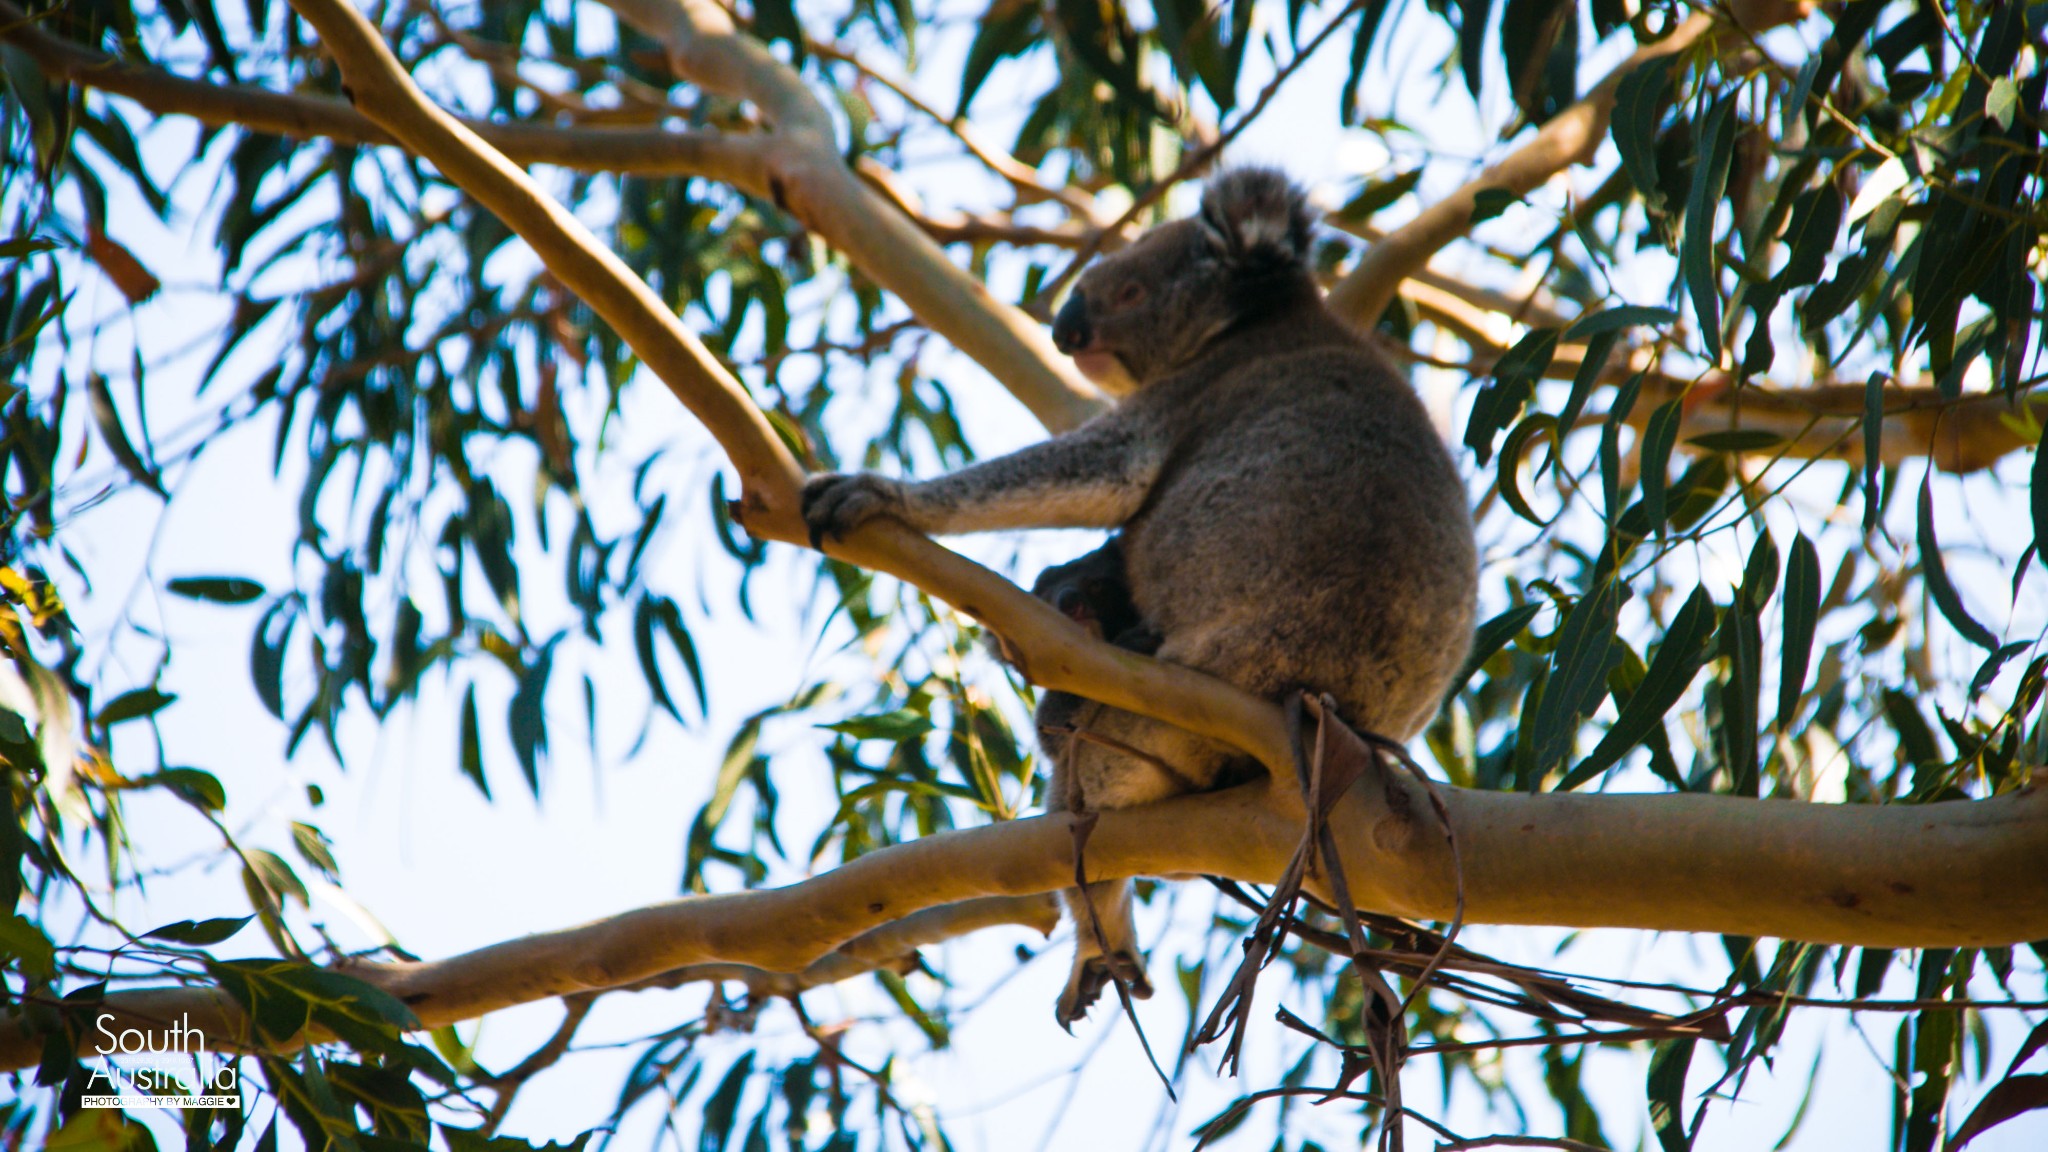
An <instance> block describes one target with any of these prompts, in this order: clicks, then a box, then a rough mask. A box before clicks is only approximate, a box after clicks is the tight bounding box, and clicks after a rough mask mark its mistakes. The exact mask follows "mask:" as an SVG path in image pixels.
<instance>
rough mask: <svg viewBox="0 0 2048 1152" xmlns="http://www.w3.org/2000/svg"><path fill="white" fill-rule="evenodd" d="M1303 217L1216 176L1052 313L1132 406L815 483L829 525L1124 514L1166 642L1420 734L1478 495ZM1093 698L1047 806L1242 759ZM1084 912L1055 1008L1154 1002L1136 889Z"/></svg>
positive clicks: (1103, 796)
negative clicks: (942, 471) (939, 472)
mask: <svg viewBox="0 0 2048 1152" xmlns="http://www.w3.org/2000/svg"><path fill="white" fill-rule="evenodd" d="M1310 229H1311V219H1310V214H1309V209H1308V205H1307V203H1306V201H1305V199H1304V198H1303V196H1302V194H1301V192H1300V191H1299V190H1298V189H1296V188H1295V187H1293V186H1292V185H1291V184H1290V183H1289V182H1288V181H1287V179H1286V177H1285V176H1283V175H1282V174H1280V173H1278V172H1274V171H1269V170H1264V169H1238V170H1235V171H1231V172H1227V173H1225V174H1223V175H1221V176H1219V177H1217V178H1216V179H1215V180H1214V181H1212V182H1211V183H1210V185H1209V187H1208V189H1207V191H1206V194H1205V195H1204V196H1203V198H1202V208H1201V211H1200V212H1199V213H1198V214H1197V215H1195V216H1194V217H1192V218H1190V219H1186V220H1180V221H1176V222H1174V223H1171V224H1166V225H1163V226H1161V227H1159V228H1155V229H1153V230H1152V231H1151V232H1149V233H1147V234H1146V235H1145V236H1144V237H1143V238H1141V239H1139V240H1138V241H1137V242H1136V243H1134V244H1132V245H1130V246H1129V247H1127V248H1125V249H1124V250H1122V251H1121V252H1118V253H1115V254H1114V255H1111V256H1108V257H1106V258H1104V259H1102V260H1100V261H1098V262H1096V263H1095V264H1094V265H1093V266H1092V267H1091V268H1089V269H1088V271H1087V272H1086V273H1084V274H1083V275H1082V276H1081V278H1080V280H1079V282H1078V283H1077V285H1076V287H1075V289H1074V292H1073V295H1072V296H1071V297H1070V298H1069V299H1068V301H1067V303H1066V305H1065V306H1064V307H1062V308H1061V309H1060V311H1059V314H1058V315H1057V316H1056V317H1055V318H1054V320H1053V341H1054V343H1055V344H1057V345H1058V346H1059V348H1060V350H1061V351H1063V352H1066V353H1067V354H1069V355H1071V356H1072V357H1073V358H1074V361H1075V363H1076V364H1077V365H1078V366H1079V367H1080V368H1081V370H1082V371H1083V372H1084V373H1086V374H1087V375H1088V376H1089V378H1090V379H1092V380H1094V381H1095V382H1096V383H1097V384H1099V385H1101V386H1102V387H1104V388H1105V389H1107V390H1109V391H1111V392H1113V393H1116V394H1118V396H1119V402H1118V403H1117V405H1116V407H1114V408H1113V409H1111V410H1110V411H1108V412H1105V413H1104V414H1102V415H1100V416H1098V417H1096V418H1095V419H1094V420H1092V421H1090V422H1089V423H1087V424H1085V425H1083V426H1082V427H1080V428H1077V429H1075V430H1073V431H1071V432H1068V433H1066V434H1064V435H1061V436H1056V437H1054V438H1052V439H1050V440H1047V441H1045V442H1043V443H1041V444H1037V445H1034V446H1033V447H1030V448H1026V449H1024V450H1022V451H1020V452H1015V453H1012V454H1011V455H1008V456H1003V457H1000V458H997V459H993V460H988V461H985V462H983V463H980V464H976V465H974V466H972V467H969V468H965V469H962V470H961V471H959V472H955V473H952V474H951V475H947V476H941V477H938V478H936V479H932V480H925V481H919V482H904V481H897V480H890V479H886V478H884V477H881V476H875V475H871V474H861V475H828V476H818V477H814V478H813V479H812V480H811V481H810V482H809V483H808V484H807V485H806V486H805V488H804V518H805V520H806V521H807V523H808V524H809V526H810V529H811V532H812V533H813V535H814V537H817V536H837V535H839V534H840V533H843V532H846V531H848V530H849V529H852V528H854V527H855V526H857V525H859V524H861V523H863V522H865V521H867V520H869V519H871V518H873V517H876V516H893V517H895V518H896V519H899V520H901V521H903V522H905V523H907V524H909V525H910V526H912V527H914V528H917V529H919V530H921V531H924V532H927V533H933V534H940V535H944V534H951V533H961V532H983V531H990V530H993V529H1001V528H1052V527H1090V528H1118V529H1121V545H1120V548H1121V552H1122V558H1123V562H1124V565H1125V568H1126V571H1127V577H1128V582H1129V587H1130V596H1131V600H1132V603H1133V604H1134V605H1135V607H1136V609H1137V612H1138V614H1139V616H1140V617H1141V618H1142V620H1143V621H1144V623H1145V624H1146V625H1148V626H1149V627H1150V629H1151V630H1152V631H1153V632H1155V633H1156V634H1157V636H1158V637H1159V640H1160V643H1159V647H1158V653H1157V654H1158V657H1159V658H1160V659H1162V660H1169V661H1172V662H1174V663H1177V664H1185V665H1188V666H1189V667H1192V668H1198V669H1200V670H1202V671H1204V672H1207V673H1210V674H1211V675H1214V676H1219V677H1221V678H1223V679H1225V680H1228V681H1230V682H1232V683H1234V684H1236V685H1238V686H1239V687H1241V688H1244V689H1245V690H1247V691H1249V692H1253V693H1255V694H1257V695H1260V696H1264V697H1266V698H1269V699H1275V700H1277V699H1280V698H1282V697H1283V696H1285V695H1286V694H1287V693H1290V692H1294V691H1298V690H1308V691H1313V692H1327V693H1329V694H1331V695H1332V696H1334V697H1335V698H1336V699H1337V701H1338V704H1339V706H1340V708H1341V710H1342V715H1343V718H1344V719H1345V720H1346V721H1347V722H1349V723H1350V724H1352V725H1354V726H1356V727H1358V728H1362V729H1366V730H1369V731H1373V732H1376V733H1379V734H1380V735H1383V736H1387V737H1391V738H1394V739H1397V740H1405V739H1407V738H1409V737H1411V736H1413V735H1414V734H1415V733H1416V732H1417V731H1418V730H1420V729H1421V728H1422V726H1423V725H1424V724H1425V723H1427V722H1428V720H1429V719H1430V717H1431V716H1432V715H1433V714H1434V713H1435V711H1436V708H1437V705H1438V703H1439V701H1440V700H1441V699H1442V697H1443V693H1444V691H1445V689H1446V688H1447V686H1448V684H1449V682H1450V678H1451V676H1452V675H1453V674H1454V673H1455V672H1456V670H1457V669H1458V667H1459V666H1460V665H1461V664H1462V662H1463V661H1464V659H1465V654H1466V651H1467V650H1468V648H1469V647H1470V642H1471V633H1472V614H1473V600H1474V595H1475V589H1476V584H1477V571H1476V568H1477V560H1476V553H1475V549H1474V546H1473V540H1472V517H1471V511H1470V509H1469V508H1468V507H1467V505H1466V500H1465V488H1464V484H1463V483H1462V482H1461V481H1460V479H1459V477H1458V471H1457V468H1456V467H1455V466H1454V465H1453V464H1452V462H1451V458H1450V455H1449V454H1448V453H1447V452H1446V451H1445V449H1444V446H1443V444H1442V442H1441V441H1440V440H1439V439H1438V437H1437V433H1436V430H1435V428H1434V427H1433V426H1432V425H1431V423H1430V421H1429V417H1428V415H1427V414H1426V413H1425V412H1424V410H1423V407H1422V404H1421V402H1420V400H1418V399H1417V397H1416V395H1415V393H1414V391H1413V389H1411V388H1410V387H1409V385H1408V383H1407V381H1406V380H1404V379H1403V378H1402V376H1401V375H1400V373H1399V372H1398V371H1397V370H1396V369H1395V368H1394V367H1393V365H1392V364H1391V363H1389V362H1388V361H1387V359H1386V358H1385V357H1384V356H1382V355H1381V354H1380V353H1379V352H1378V350H1377V349H1375V348H1374V347H1373V346H1372V345H1371V344H1370V343H1369V342H1368V340H1367V339H1366V338H1365V337H1364V336H1363V335H1361V334H1360V333H1358V332H1356V331H1354V330H1353V329H1352V328H1350V327H1349V326H1348V325H1346V324H1345V322H1344V321H1342V320H1340V319H1338V318H1337V317H1336V316H1335V315H1333V314H1332V313H1331V312H1330V311H1329V310H1328V309H1327V308H1325V307H1324V305H1323V301H1322V294H1321V292H1320V291H1319V290H1318V289H1317V286H1316V283H1315V279H1314V277H1313V275H1312V273H1311V270H1310V267H1309V263H1308V248H1309V238H1310ZM1091 711H1092V714H1086V713H1083V714H1082V715H1084V716H1085V722H1084V723H1081V724H1077V725H1076V726H1075V731H1074V732H1073V733H1072V736H1071V738H1068V739H1066V740H1064V741H1063V746H1062V747H1061V748H1060V753H1061V754H1059V755H1057V756H1056V757H1055V759H1056V760H1057V761H1058V764H1057V767H1056V769H1055V772H1054V779H1053V783H1052V789H1051V792H1050V794H1049V795H1050V803H1049V806H1050V807H1052V808H1053V809H1054V810H1058V809H1059V808H1062V807H1082V806H1085V807H1087V808H1121V807H1128V806H1131V805H1135V804H1142V803H1145V802H1147V801H1150V800H1157V799H1160V798H1163V797H1166V796H1171V795H1174V794H1176V793H1181V792H1188V791H1194V790H1198V789H1203V788H1208V787H1210V786H1212V785H1213V784H1215V783H1216V782H1217V781H1218V780H1219V779H1226V778H1227V777H1226V772H1227V771H1228V770H1230V769H1232V768H1233V766H1236V765H1241V764H1242V762H1243V761H1244V759H1245V757H1244V754H1243V753H1241V752H1239V751H1237V750H1236V749H1233V748H1230V747H1227V746H1225V745H1222V744H1219V743H1216V742H1215V741H1212V740H1209V739H1206V738H1204V737H1201V736H1197V735H1194V734H1192V733H1189V732H1185V731H1182V730H1181V729H1178V728H1174V727H1172V726H1170V725H1167V724H1164V723H1161V722H1160V721H1156V720H1151V719H1148V718H1146V717H1143V716H1138V715H1135V714H1133V713H1129V712H1123V711H1120V710H1117V709H1112V708H1107V707H1101V706H1096V707H1094V708H1093V709H1092V710H1091ZM1083 901H1087V902H1088V903H1087V904H1084V903H1083ZM1090 904H1092V906H1093V917H1092V919H1093V920H1094V921H1095V922H1097V923H1099V935H1098V933H1097V931H1096V930H1094V929H1093V928H1092V927H1091V914H1090V912H1089V908H1088V905H1090ZM1068 905H1069V908H1070V910H1071V911H1072V912H1073V913H1074V914H1075V921H1076V936H1077V939H1078V947H1077V954H1076V956H1075V959H1074V969H1073V974H1072V976H1071V977H1070V979H1069V981H1068V984H1067V988H1066V991H1065V993H1064V994H1063V995H1062V996H1061V997H1060V1000H1059V1004H1058V1009H1057V1014H1058V1017H1059V1020H1060V1022H1061V1023H1062V1024H1063V1025H1070V1024H1071V1023H1072V1021H1073V1020H1075V1019H1077V1018H1079V1017H1080V1016H1082V1015H1083V1014H1085V1012H1086V1010H1087V1007H1088V1005H1089V1004H1090V1003H1092V1002H1093V1001H1094V999H1095V997H1096V996H1097V995H1098V994H1099V993H1100V992H1101V990H1102V987H1103V985H1104V984H1105V983H1106V982H1107V981H1108V980H1110V979H1112V978H1114V979H1121V980H1123V981H1124V982H1126V983H1127V984H1128V985H1129V987H1130V990H1131V992H1132V994H1134V995H1137V996H1146V995H1149V994H1150V993H1151V986H1150V984H1149V983H1148V982H1147V981H1146V978H1145V970H1144V965H1143V962H1142V960H1141V959H1140V958H1139V953H1138V948H1137V941H1136V937H1135V934H1134V932H1133V930H1132V924H1131V889H1130V884H1129V882H1128V881H1114V882H1104V883H1098V884H1091V885H1089V886H1088V888H1087V889H1086V890H1085V891H1081V890H1077V891H1074V892H1071V893H1069V894H1068Z"/></svg>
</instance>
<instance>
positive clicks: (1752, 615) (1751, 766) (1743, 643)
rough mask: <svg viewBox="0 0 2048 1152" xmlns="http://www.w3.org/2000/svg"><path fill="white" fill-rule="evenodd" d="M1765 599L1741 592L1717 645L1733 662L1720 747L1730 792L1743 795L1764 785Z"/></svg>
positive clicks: (1726, 685) (1725, 619) (1725, 687)
mask: <svg viewBox="0 0 2048 1152" xmlns="http://www.w3.org/2000/svg"><path fill="white" fill-rule="evenodd" d="M1759 547H1761V544H1759ZM1773 567H1774V569H1775V566H1773ZM1772 575H1773V576H1775V575H1776V572H1775V570H1774V571H1773V572H1772ZM1759 599H1760V598H1759V597H1757V596H1754V595H1751V594H1750V592H1749V590H1748V589H1747V588H1744V589H1743V590H1742V591H1741V592H1739V593H1738V594H1737V595H1736V597H1735V602H1734V603H1733V604H1730V605H1729V606H1728V611H1727V612H1725V613H1723V614H1722V616H1721V632H1720V636H1719V637H1718V642H1717V645H1716V652H1717V654H1718V655H1720V656H1721V657H1722V658H1723V659H1725V660H1727V661H1728V678H1727V680H1726V682H1725V683H1723V684H1722V686H1721V723H1720V730H1719V733H1718V735H1719V740H1718V743H1717V746H1718V748H1719V750H1720V753H1721V763H1722V766H1723V767H1724V768H1725V769H1727V772H1728V781H1729V791H1730V792H1732V793H1733V794H1735V795H1737V796H1755V795H1757V794H1758V789H1759V784H1760V782H1759V780H1758V778H1757V763H1756V743H1757V706H1758V696H1759V694H1760V693H1761V692H1762V691H1763V669H1762V667H1761V663H1762V660H1763V625H1762V622H1761V617H1762V613H1763V605H1762V604H1761V603H1760V602H1759Z"/></svg>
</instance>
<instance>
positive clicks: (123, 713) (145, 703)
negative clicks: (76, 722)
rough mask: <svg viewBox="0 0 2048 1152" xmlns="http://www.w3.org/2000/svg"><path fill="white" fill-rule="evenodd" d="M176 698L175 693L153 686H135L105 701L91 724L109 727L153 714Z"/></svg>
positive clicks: (98, 726)
mask: <svg viewBox="0 0 2048 1152" xmlns="http://www.w3.org/2000/svg"><path fill="white" fill-rule="evenodd" d="M177 698H178V697H177V695H176V694H175V693H171V692H159V691H158V690H157V689H155V688H137V689H135V690H134V691H132V692H123V693H121V694H120V695H119V696H116V697H114V698H113V699H112V700H109V701H107V706H106V707H104V708H102V709H100V710H99V712H98V714H96V715H95V716H93V718H92V722H93V726H94V727H96V728H111V727H113V726H114V725H116V724H121V723H125V722H126V721H129V720H140V719H141V718H143V717H144V716H154V715H155V714H157V713H158V712H161V711H163V710H164V709H165V708H166V707H169V706H170V703H171V702H172V701H173V700H176V699H177Z"/></svg>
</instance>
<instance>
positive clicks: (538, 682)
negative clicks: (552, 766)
mask: <svg viewBox="0 0 2048 1152" xmlns="http://www.w3.org/2000/svg"><path fill="white" fill-rule="evenodd" d="M556 639H560V637H557V638H556ZM554 666H555V642H554V641H553V640H550V641H548V642H547V643H546V644H544V645H542V646H541V650H540V653H539V654H538V655H536V656H535V657H534V658H533V663H531V664H529V665H527V667H526V671H524V672H522V673H520V675H519V686H518V687H517V688H515V689H513V691H512V700H511V703H510V704H508V705H507V706H506V709H505V727H506V730H507V731H508V732H509V733H510V734H511V737H512V752H513V754H514V755H515V756H517V757H518V758H519V770H520V772H521V773H522V774H524V775H525V777H526V787H527V789H528V791H530V792H532V793H533V795H534V796H535V797H538V796H539V795H540V758H541V756H543V755H544V754H546V752H547V749H548V722H547V712H546V706H545V705H546V700H547V689H548V676H549V675H550V674H551V673H552V672H553V671H554Z"/></svg>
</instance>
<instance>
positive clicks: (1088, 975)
mask: <svg viewBox="0 0 2048 1152" xmlns="http://www.w3.org/2000/svg"><path fill="white" fill-rule="evenodd" d="M1119 979H1121V980H1122V981H1123V982H1124V985H1125V987H1127V988H1129V989H1130V990H1131V998H1132V999H1134V1000H1150V999H1151V998H1152V981H1151V980H1149V979H1147V978H1146V976H1145V962H1144V961H1142V960H1140V959H1138V958H1137V956H1135V955H1133V954H1132V953H1130V952H1123V951H1119V952H1114V953H1112V954H1110V955H1108V956H1089V957H1087V958H1085V959H1082V960H1078V961H1077V962H1076V963H1075V964H1074V971H1073V974H1072V975H1070V976H1068V977H1067V989H1066V991H1064V992H1062V993H1060V999H1059V1003H1058V1004H1056V1005H1054V1007H1053V1018H1054V1019H1055V1020H1058V1021H1059V1025H1060V1027H1062V1028H1064V1029H1066V1030H1067V1032H1068V1033H1069V1034H1070V1035H1071V1034H1072V1033H1073V1031H1074V1021H1076V1020H1082V1019H1086V1018H1087V1016H1088V1009H1089V1008H1091V1007H1093V1006H1094V1004H1095V1001H1096V999H1097V998H1099V997H1100V996H1101V995H1102V990H1103V989H1104V988H1107V987H1109V985H1110V984H1111V982H1113V981H1115V980H1119Z"/></svg>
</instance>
